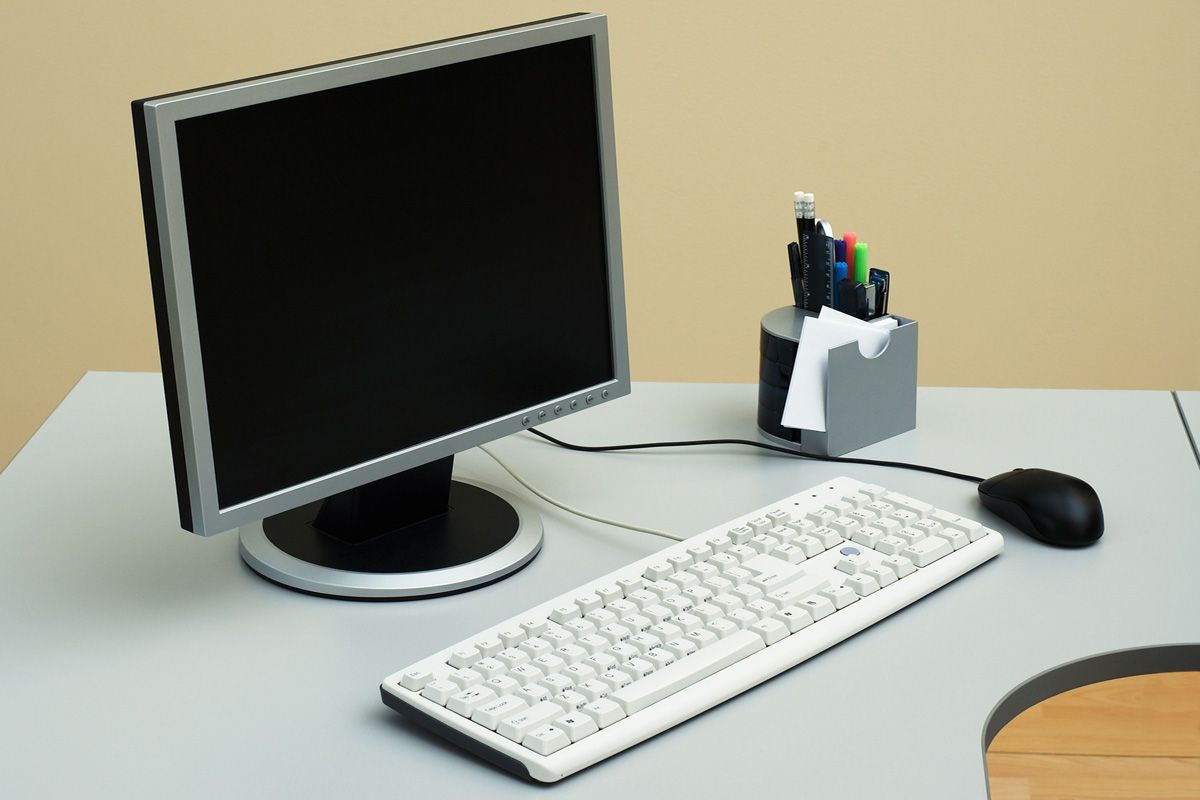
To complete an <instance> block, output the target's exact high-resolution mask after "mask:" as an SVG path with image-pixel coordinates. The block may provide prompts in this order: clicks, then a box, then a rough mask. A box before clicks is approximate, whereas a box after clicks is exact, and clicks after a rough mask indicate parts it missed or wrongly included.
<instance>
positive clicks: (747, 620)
mask: <svg viewBox="0 0 1200 800" xmlns="http://www.w3.org/2000/svg"><path fill="white" fill-rule="evenodd" d="M725 619H727V620H729V621H730V622H732V623H733V624H734V625H737V626H738V627H739V628H742V629H745V628H748V627H750V626H751V625H753V624H754V623H756V622H758V615H757V614H755V613H754V612H753V611H747V610H746V609H744V608H739V609H737V610H736V611H731V612H729V613H728V614H726V615H725Z"/></svg>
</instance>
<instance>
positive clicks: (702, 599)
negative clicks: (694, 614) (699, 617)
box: [683, 586, 716, 605]
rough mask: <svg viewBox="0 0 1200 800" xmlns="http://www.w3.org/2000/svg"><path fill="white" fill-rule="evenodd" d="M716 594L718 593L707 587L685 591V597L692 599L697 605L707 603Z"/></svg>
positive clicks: (694, 587)
mask: <svg viewBox="0 0 1200 800" xmlns="http://www.w3.org/2000/svg"><path fill="white" fill-rule="evenodd" d="M715 594H716V592H714V591H713V590H712V589H709V588H708V587H707V586H693V587H692V588H690V589H684V590H683V595H684V597H688V598H691V600H692V602H694V603H695V604H696V605H699V604H700V603H707V602H708V601H709V600H711V599H712V598H713V595H715Z"/></svg>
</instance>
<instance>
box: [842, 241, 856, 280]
mask: <svg viewBox="0 0 1200 800" xmlns="http://www.w3.org/2000/svg"><path fill="white" fill-rule="evenodd" d="M842 238H843V239H845V240H846V277H848V278H850V279H851V280H853V279H854V245H856V244H858V234H857V233H855V232H854V231H846V232H845V233H843V234H842Z"/></svg>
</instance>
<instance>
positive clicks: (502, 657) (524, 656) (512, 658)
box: [496, 647, 533, 670]
mask: <svg viewBox="0 0 1200 800" xmlns="http://www.w3.org/2000/svg"><path fill="white" fill-rule="evenodd" d="M496 660H497V661H499V662H500V663H501V664H503V665H504V668H505V669H509V670H511V669H512V668H513V667H516V666H518V665H520V664H528V663H529V662H530V661H532V660H533V659H532V658H530V657H529V653H526V652H525V651H524V650H518V649H517V648H515V647H508V648H505V649H504V650H501V651H500V652H499V653H496Z"/></svg>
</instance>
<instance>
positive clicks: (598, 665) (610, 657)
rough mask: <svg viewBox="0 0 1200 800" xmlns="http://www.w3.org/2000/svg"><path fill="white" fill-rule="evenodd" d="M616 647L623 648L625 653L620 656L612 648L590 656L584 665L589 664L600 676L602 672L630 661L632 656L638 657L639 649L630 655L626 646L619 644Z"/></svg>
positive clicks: (584, 661) (635, 649)
mask: <svg viewBox="0 0 1200 800" xmlns="http://www.w3.org/2000/svg"><path fill="white" fill-rule="evenodd" d="M614 647H620V648H622V650H623V652H622V653H621V654H620V655H618V654H617V653H614V652H613V651H612V649H611V648H610V649H609V650H608V651H606V652H603V653H594V654H592V655H590V656H588V657H587V658H585V659H584V660H583V663H584V664H587V665H588V666H589V667H591V668H592V669H594V670H596V674H600V673H602V672H607V671H608V670H610V669H612V668H613V667H615V666H616V665H617V664H620V663H621V662H622V661H626V660H628V659H629V658H630V657H631V655H632V656H636V655H638V653H637V648H633V650H634V652H633V653H630V652H629V650H628V648H627V647H626V646H625V645H621V644H618V645H614Z"/></svg>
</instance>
